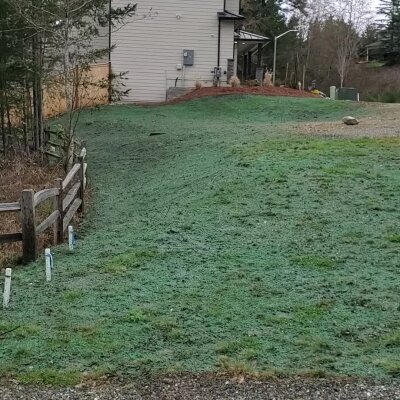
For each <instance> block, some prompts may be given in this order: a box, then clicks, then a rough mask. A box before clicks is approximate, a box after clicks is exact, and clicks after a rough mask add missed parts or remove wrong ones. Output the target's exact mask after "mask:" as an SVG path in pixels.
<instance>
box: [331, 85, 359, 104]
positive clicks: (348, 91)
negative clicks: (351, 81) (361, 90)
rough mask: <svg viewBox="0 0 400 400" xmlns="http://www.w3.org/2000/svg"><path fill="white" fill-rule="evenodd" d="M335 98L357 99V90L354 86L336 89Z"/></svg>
mask: <svg viewBox="0 0 400 400" xmlns="http://www.w3.org/2000/svg"><path fill="white" fill-rule="evenodd" d="M336 100H350V101H358V92H357V89H355V88H338V89H336Z"/></svg>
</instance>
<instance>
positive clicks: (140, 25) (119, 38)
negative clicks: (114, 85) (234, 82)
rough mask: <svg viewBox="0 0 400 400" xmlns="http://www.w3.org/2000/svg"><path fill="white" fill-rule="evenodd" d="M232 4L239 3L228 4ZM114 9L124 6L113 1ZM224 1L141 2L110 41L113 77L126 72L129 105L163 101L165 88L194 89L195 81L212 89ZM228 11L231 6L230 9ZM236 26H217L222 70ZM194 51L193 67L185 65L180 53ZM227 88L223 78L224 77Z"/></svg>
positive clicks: (224, 23) (119, 0) (235, 0)
mask: <svg viewBox="0 0 400 400" xmlns="http://www.w3.org/2000/svg"><path fill="white" fill-rule="evenodd" d="M228 2H229V3H231V4H236V3H237V8H238V6H239V4H238V0H228ZM113 4H114V6H123V5H124V4H125V2H124V1H122V0H114V3H113ZM223 7H224V2H223V0H219V1H218V0H202V1H195V0H171V1H166V0H142V1H138V9H137V15H136V17H135V19H134V20H133V21H132V22H131V23H129V24H127V25H126V26H124V27H123V28H122V29H120V30H118V31H116V32H114V33H113V35H112V42H113V44H115V45H116V48H115V50H114V51H113V53H112V56H111V59H112V68H113V71H114V72H115V73H120V72H128V74H127V76H126V77H127V78H128V79H127V80H126V81H125V84H126V86H127V88H129V89H131V92H130V95H129V97H128V98H127V101H131V102H135V101H137V102H152V101H154V102H156V101H164V100H165V98H166V91H167V89H168V87H173V86H175V82H176V86H179V87H193V86H194V85H195V82H196V81H201V82H202V83H203V84H204V85H212V82H213V72H212V71H213V70H214V67H216V66H217V59H218V23H219V21H218V17H217V12H219V11H223ZM230 7H231V5H230ZM233 30H234V23H233V22H232V21H222V22H221V54H220V66H221V67H222V70H223V73H224V72H225V71H227V64H228V59H232V58H233V47H234V32H233ZM184 49H190V50H194V65H193V66H188V67H183V68H182V70H179V68H177V66H178V65H179V64H182V63H183V50H184ZM222 82H223V83H226V75H223V76H222Z"/></svg>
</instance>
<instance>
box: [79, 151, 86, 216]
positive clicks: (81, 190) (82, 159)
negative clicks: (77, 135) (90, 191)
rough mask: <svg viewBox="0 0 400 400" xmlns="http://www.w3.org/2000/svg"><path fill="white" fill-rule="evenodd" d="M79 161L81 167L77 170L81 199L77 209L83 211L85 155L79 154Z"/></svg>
mask: <svg viewBox="0 0 400 400" xmlns="http://www.w3.org/2000/svg"><path fill="white" fill-rule="evenodd" d="M79 163H80V164H81V169H80V170H79V175H80V181H81V188H80V197H81V200H82V203H81V206H80V207H79V211H80V212H82V213H84V212H85V157H82V156H79Z"/></svg>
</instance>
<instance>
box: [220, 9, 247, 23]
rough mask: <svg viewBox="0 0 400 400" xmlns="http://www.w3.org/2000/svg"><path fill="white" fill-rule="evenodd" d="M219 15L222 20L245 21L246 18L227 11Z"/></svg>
mask: <svg viewBox="0 0 400 400" xmlns="http://www.w3.org/2000/svg"><path fill="white" fill-rule="evenodd" d="M217 15H218V18H219V19H220V20H230V21H235V20H243V19H245V17H243V15H239V14H234V13H232V12H230V11H226V10H225V11H220V12H218V13H217Z"/></svg>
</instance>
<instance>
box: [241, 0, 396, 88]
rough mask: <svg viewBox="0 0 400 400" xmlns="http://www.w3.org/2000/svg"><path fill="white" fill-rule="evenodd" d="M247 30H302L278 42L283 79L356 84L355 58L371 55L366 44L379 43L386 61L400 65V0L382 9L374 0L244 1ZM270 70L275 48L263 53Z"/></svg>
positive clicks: (384, 0)
mask: <svg viewBox="0 0 400 400" xmlns="http://www.w3.org/2000/svg"><path fill="white" fill-rule="evenodd" d="M241 6H242V9H241V12H242V13H243V15H244V16H245V17H246V18H247V20H246V22H245V28H246V29H247V30H249V31H253V32H256V33H259V34H261V35H264V36H267V37H269V38H271V41H272V40H273V38H274V37H275V36H278V35H279V34H281V33H283V32H285V31H286V30H289V29H298V30H299V33H298V35H297V37H296V38H294V37H293V36H291V35H288V36H285V37H283V38H282V39H280V40H279V52H278V67H277V76H278V78H279V83H281V84H286V85H290V86H293V87H297V86H298V83H299V82H301V83H302V85H305V86H306V87H307V86H309V85H311V83H312V82H313V81H314V82H315V81H316V82H317V84H318V85H319V86H320V87H321V88H323V89H325V90H326V89H327V88H328V87H329V86H330V85H337V86H344V85H351V83H352V82H351V76H352V68H353V66H354V61H355V60H361V61H362V60H364V59H366V53H367V46H368V45H370V44H371V43H373V42H379V44H378V45H379V46H381V57H382V61H384V62H385V64H386V65H393V64H399V63H400V0H381V6H380V8H379V10H378V14H377V12H376V11H375V12H373V11H372V9H371V3H370V1H369V0H339V1H335V2H333V1H330V0H292V1H290V0H286V1H285V0H242V2H241ZM263 61H264V64H265V65H266V66H267V67H268V68H269V69H271V68H272V64H273V46H272V45H270V46H267V47H266V48H265V49H264V52H263Z"/></svg>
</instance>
